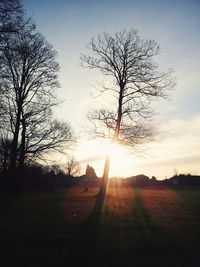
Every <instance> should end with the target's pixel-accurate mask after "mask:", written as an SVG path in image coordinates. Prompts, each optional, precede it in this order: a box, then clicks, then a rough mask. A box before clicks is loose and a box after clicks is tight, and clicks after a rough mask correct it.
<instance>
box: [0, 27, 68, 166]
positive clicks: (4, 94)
mask: <svg viewBox="0 0 200 267" xmlns="http://www.w3.org/2000/svg"><path fill="white" fill-rule="evenodd" d="M1 52H2V55H1V60H0V81H1V98H2V99H3V103H4V106H5V109H6V115H7V123H8V124H10V131H11V132H12V133H13V138H12V146H11V158H10V168H11V169H15V168H16V166H17V165H18V166H19V167H23V164H24V161H25V157H26V155H27V156H28V155H29V156H30V155H31V156H34V157H36V156H38V157H40V156H41V154H42V153H43V152H44V151H47V150H52V149H54V150H56V149H57V150H58V149H60V150H61V147H64V146H65V145H66V142H70V141H71V140H72V132H71V128H70V126H69V125H68V124H65V123H59V122H57V121H55V120H54V119H53V118H52V108H53V107H54V106H55V105H57V104H58V101H57V100H56V97H55V90H56V89H57V88H58V87H59V83H58V78H57V73H58V70H59V65H58V63H57V62H56V52H55V51H54V50H53V48H52V46H51V45H50V44H49V43H48V42H47V41H46V40H45V38H44V37H43V36H42V35H41V34H40V33H38V32H37V31H36V29H35V28H34V27H31V25H29V24H26V25H25V26H24V27H23V28H22V29H21V30H20V31H19V32H17V33H15V34H14V35H9V36H7V38H6V39H5V41H4V46H3V47H2V48H1Z"/></svg>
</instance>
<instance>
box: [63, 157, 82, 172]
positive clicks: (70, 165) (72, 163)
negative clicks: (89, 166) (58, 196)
mask: <svg viewBox="0 0 200 267" xmlns="http://www.w3.org/2000/svg"><path fill="white" fill-rule="evenodd" d="M64 167H65V169H66V172H67V175H69V176H70V175H71V176H75V175H78V174H79V173H80V171H81V166H80V163H79V162H78V161H77V160H76V159H75V157H74V156H70V157H69V159H68V161H67V163H66V165H65V166H64Z"/></svg>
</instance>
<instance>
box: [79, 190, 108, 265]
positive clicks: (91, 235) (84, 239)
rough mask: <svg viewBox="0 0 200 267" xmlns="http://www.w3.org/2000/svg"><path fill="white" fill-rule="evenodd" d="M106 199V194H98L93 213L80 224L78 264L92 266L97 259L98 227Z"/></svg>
mask: <svg viewBox="0 0 200 267" xmlns="http://www.w3.org/2000/svg"><path fill="white" fill-rule="evenodd" d="M104 201H105V195H102V194H98V195H97V196H96V201H95V204H94V207H93V209H92V211H91V213H90V214H89V216H88V218H87V219H86V220H85V222H83V223H82V224H81V225H80V226H79V229H78V234H79V237H78V244H77V250H76V265H77V266H92V265H93V264H92V263H94V261H95V250H96V244H97V239H98V228H99V224H100V219H101V213H102V208H103V204H104Z"/></svg>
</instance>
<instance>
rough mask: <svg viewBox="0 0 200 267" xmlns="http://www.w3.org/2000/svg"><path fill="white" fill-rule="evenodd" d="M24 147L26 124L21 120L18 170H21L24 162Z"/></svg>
mask: <svg viewBox="0 0 200 267" xmlns="http://www.w3.org/2000/svg"><path fill="white" fill-rule="evenodd" d="M25 146H26V124H25V119H24V118H23V119H22V134H21V147H20V155H19V165H18V167H19V169H20V170H21V169H23V167H24V160H25Z"/></svg>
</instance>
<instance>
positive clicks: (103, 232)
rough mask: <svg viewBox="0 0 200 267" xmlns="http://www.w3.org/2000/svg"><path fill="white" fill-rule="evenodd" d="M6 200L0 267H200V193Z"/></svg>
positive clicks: (112, 191) (0, 222)
mask: <svg viewBox="0 0 200 267" xmlns="http://www.w3.org/2000/svg"><path fill="white" fill-rule="evenodd" d="M97 193H98V188H93V189H91V190H90V192H87V193H83V189H82V188H70V189H66V190H63V191H57V192H48V193H31V194H24V195H18V196H12V197H11V196H9V197H5V196H2V197H0V266H1V267H16V266H19V267H23V266H26V267H29V266H30V267H32V266H34V267H36V266H38V267H40V266H42V267H45V266H58V267H59V266H99V267H100V266H162V267H165V266H166V267H172V266H177V267H178V266H182V267H183V266H187V267H188V266H191V267H196V266H200V188H192V187H190V188H189V187H182V188H178V187H177V188H175V189H174V188H164V187H162V188H154V189H153V188H151V189H150V188H126V187H115V188H114V187H113V188H108V191H107V195H106V197H105V199H102V198H99V197H98V196H97Z"/></svg>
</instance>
